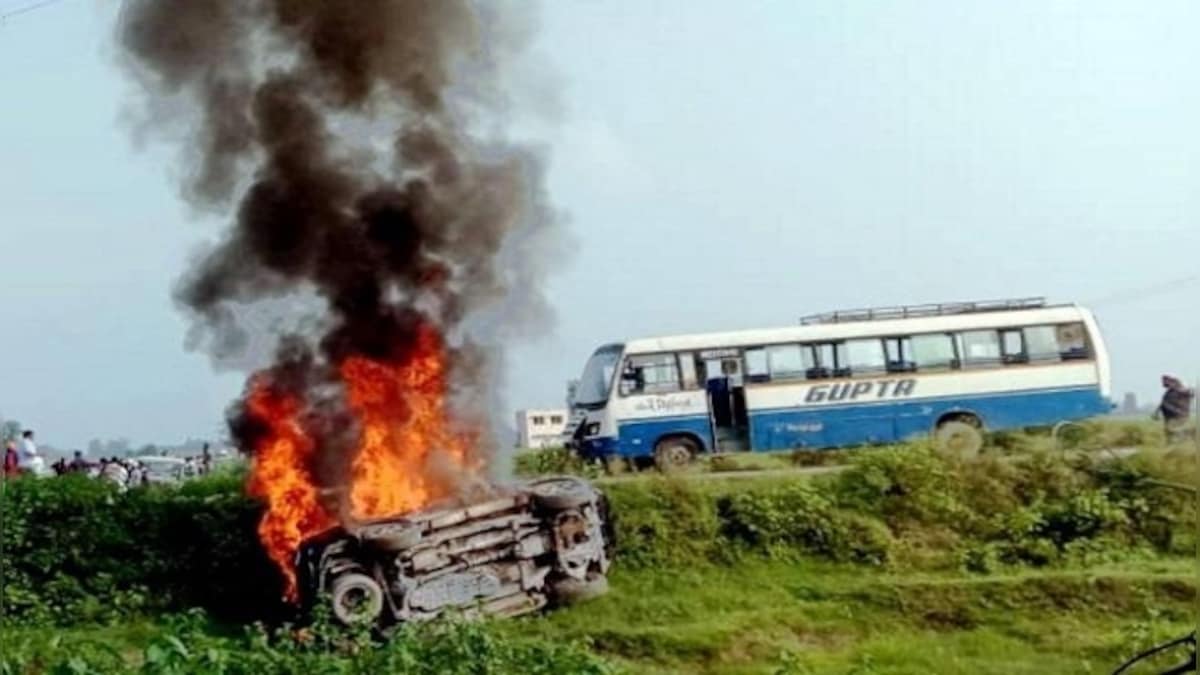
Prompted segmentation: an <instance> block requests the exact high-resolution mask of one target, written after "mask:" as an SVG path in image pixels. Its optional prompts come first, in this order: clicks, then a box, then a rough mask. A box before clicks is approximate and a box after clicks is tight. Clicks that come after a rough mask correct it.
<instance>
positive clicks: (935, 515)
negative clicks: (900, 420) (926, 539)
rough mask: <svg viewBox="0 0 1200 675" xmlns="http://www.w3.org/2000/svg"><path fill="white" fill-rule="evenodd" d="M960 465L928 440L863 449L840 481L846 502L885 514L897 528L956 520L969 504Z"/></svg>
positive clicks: (840, 493)
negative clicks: (957, 471) (957, 470)
mask: <svg viewBox="0 0 1200 675" xmlns="http://www.w3.org/2000/svg"><path fill="white" fill-rule="evenodd" d="M955 478H956V477H955V475H954V465H952V464H951V463H950V462H948V461H947V460H945V459H944V458H942V457H941V456H940V455H938V454H937V453H936V452H935V451H934V450H933V449H932V448H931V447H929V446H926V445H916V446H899V447H895V448H888V449H886V450H879V451H876V452H870V453H863V454H862V456H861V457H859V458H857V459H856V461H855V462H854V464H853V466H851V468H850V469H848V470H847V471H844V472H842V473H841V474H840V475H839V476H838V478H837V481H836V483H835V485H834V492H835V495H836V498H837V500H838V502H839V503H840V504H842V505H843V506H845V507H846V508H850V509H853V510H856V511H861V512H864V513H869V514H874V515H877V516H880V517H881V518H883V519H884V520H885V521H886V522H887V523H888V524H889V525H890V526H891V527H893V528H894V529H903V528H904V527H905V526H906V525H912V524H918V523H947V522H956V521H958V520H959V519H960V518H961V517H963V516H964V512H965V509H964V507H963V505H962V503H961V502H960V501H959V498H958V496H959V495H958V486H957V485H956V480H955Z"/></svg>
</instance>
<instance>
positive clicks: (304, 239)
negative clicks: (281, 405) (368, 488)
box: [118, 0, 555, 483]
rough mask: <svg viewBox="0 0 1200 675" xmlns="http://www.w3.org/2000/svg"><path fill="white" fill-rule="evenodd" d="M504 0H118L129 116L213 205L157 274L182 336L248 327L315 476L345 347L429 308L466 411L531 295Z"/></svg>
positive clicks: (242, 333)
mask: <svg viewBox="0 0 1200 675" xmlns="http://www.w3.org/2000/svg"><path fill="white" fill-rule="evenodd" d="M503 18H504V17H502V16H500V15H499V14H498V13H497V12H495V11H491V12H481V11H479V8H477V7H475V6H474V5H472V4H471V3H469V2H464V1H463V0H126V2H125V3H124V5H123V7H122V13H121V18H120V25H119V29H118V33H119V34H118V41H119V43H120V44H121V46H122V47H123V52H124V54H125V56H126V59H125V61H126V65H127V67H128V69H129V71H130V72H131V73H132V74H133V75H134V76H135V79H136V81H137V82H138V83H139V85H140V86H141V91H142V92H143V93H144V98H143V99H142V101H141V103H142V104H143V105H141V106H140V109H141V110H142V111H143V112H144V114H143V115H142V117H143V118H144V119H145V121H146V122H147V123H148V124H149V126H150V127H151V128H152V129H154V130H158V131H160V132H162V134H163V135H166V136H168V137H171V138H173V139H175V140H176V141H177V142H178V143H179V147H180V150H181V166H182V167H183V169H184V179H183V194H184V195H185V196H186V198H187V199H188V201H189V202H190V203H191V204H192V205H193V206H195V207H197V208H198V209H199V210H202V211H206V212H217V213H225V214H229V217H230V218H231V219H232V223H231V224H230V226H229V227H228V229H227V230H226V231H225V232H224V233H223V234H222V235H221V237H220V239H219V241H218V242H216V243H215V244H214V245H213V246H212V247H211V248H210V249H209V250H208V251H207V252H206V253H205V254H204V255H202V256H201V257H200V258H198V259H197V261H196V262H195V264H194V265H193V267H192V268H191V269H190V270H188V271H187V272H186V273H185V275H184V277H183V279H181V281H180V283H179V286H178V288H177V291H176V298H177V300H178V302H179V303H180V304H181V305H182V307H184V308H185V310H186V311H187V312H188V313H189V315H190V316H191V317H193V319H194V325H193V328H192V337H191V339H192V342H193V344H194V345H195V346H198V347H200V348H202V349H204V350H205V351H207V352H208V353H209V354H210V355H211V356H212V357H213V358H214V360H215V361H216V362H217V363H218V364H220V363H230V362H238V359H239V358H240V357H241V356H244V355H245V354H246V353H247V352H248V351H254V350H262V349H263V346H264V344H266V345H269V351H270V352H271V353H272V354H273V357H272V358H273V364H272V365H271V366H269V367H268V369H267V370H266V371H265V373H266V375H267V376H269V377H271V378H272V380H273V381H274V382H275V385H276V386H279V387H283V388H286V389H291V390H297V391H298V393H301V394H303V395H304V397H305V400H307V401H309V402H310V405H311V406H312V408H313V409H312V410H310V411H309V413H310V417H311V418H312V419H311V420H310V425H311V428H310V431H312V432H313V433H315V434H316V435H317V437H318V440H319V445H320V447H321V457H319V458H318V459H317V461H316V462H315V464H316V466H314V471H316V472H317V473H318V474H319V477H320V479H321V480H322V482H325V483H337V482H338V481H339V480H340V479H341V477H340V476H339V475H338V472H339V470H344V467H345V466H346V464H347V459H348V458H346V457H345V453H346V452H348V451H349V449H350V448H352V447H353V442H352V440H353V437H354V432H355V430H354V429H353V426H352V420H350V419H349V418H350V416H349V415H347V410H346V405H345V401H344V400H343V399H344V395H343V392H341V391H340V390H338V388H337V387H336V384H335V380H336V377H335V373H336V364H337V363H339V362H340V361H341V360H342V359H343V358H344V357H346V356H347V355H351V354H357V355H363V356H367V357H372V358H388V357H393V356H395V355H396V354H399V353H403V352H404V351H405V350H406V349H407V348H408V346H409V345H410V344H411V343H412V340H414V336H415V335H416V334H417V332H418V330H419V328H420V327H421V326H428V325H434V326H436V327H437V329H438V331H439V332H440V333H441V334H442V335H443V336H445V337H446V339H447V340H448V341H449V344H450V346H451V347H450V348H451V363H450V367H451V381H452V386H453V391H452V394H453V398H454V403H455V415H456V418H457V420H458V422H460V423H462V424H464V425H465V426H469V427H474V428H476V429H477V430H481V431H484V432H486V430H487V428H488V425H487V424H486V422H485V421H484V420H482V419H481V416H482V414H483V413H482V411H483V409H484V408H485V406H486V404H487V403H488V402H490V401H491V400H492V398H493V392H494V390H495V385H496V383H495V376H496V373H497V371H498V368H497V364H496V360H495V359H496V356H497V354H499V353H500V352H501V351H502V350H500V343H501V342H502V341H503V339H504V338H505V336H509V335H512V334H513V332H514V330H518V329H517V328H516V327H517V326H518V325H519V324H527V325H528V324H533V325H536V324H538V323H539V322H541V321H543V320H544V319H545V318H546V317H547V315H548V309H547V307H548V305H547V303H546V302H545V299H544V297H543V295H542V292H541V289H540V288H539V285H538V282H539V276H540V275H539V273H538V270H539V269H541V268H542V267H543V265H542V264H539V263H537V262H534V263H533V264H528V265H523V264H520V262H519V261H518V258H517V255H518V254H526V253H528V254H529V255H530V256H533V257H536V256H537V255H538V254H539V253H541V252H542V251H544V250H546V246H545V242H546V241H549V240H550V239H552V238H553V236H554V231H555V226H554V218H553V217H552V214H551V212H550V210H549V209H547V207H546V206H545V200H544V195H543V191H542V187H541V174H542V170H541V163H540V162H539V161H538V159H537V157H536V155H535V154H534V153H532V152H531V151H529V150H528V149H526V148H523V147H520V146H518V145H514V144H512V143H509V142H506V141H505V140H504V138H503V137H502V136H500V135H499V134H498V133H497V132H496V129H497V128H500V126H499V125H498V124H497V122H503V121H504V120H503V119H502V117H503V116H502V115H500V114H499V111H500V110H501V109H502V106H501V105H499V104H497V102H496V100H495V99H496V92H497V90H498V89H502V88H503V87H502V85H503V82H502V80H500V79H499V78H500V76H501V74H502V71H503V66H504V63H503V62H502V60H503V57H504V56H505V55H508V54H511V53H512V52H513V45H512V44H507V43H504V40H506V39H507V38H508V37H511V34H513V33H514V31H505V30H501V29H502V28H503V22H502V19H503ZM515 32H516V33H519V32H520V31H515ZM280 308H282V310H281V309H280ZM268 309H269V310H270V311H272V312H274V313H276V314H279V313H280V312H282V314H283V317H282V318H283V319H285V321H284V322H283V325H286V326H287V330H280V329H278V328H276V327H275V326H276V324H278V323H279V322H264V321H262V320H261V315H262V313H263V312H265V311H267V310H268ZM260 376H262V374H261V373H260ZM231 410H232V411H233V412H232V413H231V430H232V432H233V435H234V437H235V440H236V441H238V442H239V443H240V444H241V445H242V447H243V448H244V449H247V448H250V447H252V440H253V437H254V434H255V433H256V430H255V428H254V424H252V423H249V422H248V421H247V420H246V419H245V417H244V416H242V415H239V414H238V410H240V408H239V406H238V405H236V404H235V405H234V406H233V407H232V408H231ZM490 447H492V443H491V442H490V440H489V439H488V438H487V436H486V433H485V435H484V436H483V437H482V438H481V440H480V452H487V451H488V449H489V448H490ZM339 467H340V469H339Z"/></svg>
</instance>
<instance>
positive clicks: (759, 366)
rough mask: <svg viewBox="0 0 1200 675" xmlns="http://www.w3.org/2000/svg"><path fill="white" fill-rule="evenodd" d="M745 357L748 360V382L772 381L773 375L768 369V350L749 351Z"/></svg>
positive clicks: (756, 349) (758, 348) (755, 349)
mask: <svg viewBox="0 0 1200 675" xmlns="http://www.w3.org/2000/svg"><path fill="white" fill-rule="evenodd" d="M743 355H744V356H745V359H746V381H747V382H770V381H771V373H770V371H769V370H768V369H767V350H765V349H763V348H762V347H757V348H754V349H747V350H746V351H745V352H744V353H743Z"/></svg>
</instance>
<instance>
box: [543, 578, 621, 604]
mask: <svg viewBox="0 0 1200 675" xmlns="http://www.w3.org/2000/svg"><path fill="white" fill-rule="evenodd" d="M550 590H551V592H553V593H554V599H555V601H556V602H557V603H558V604H560V605H574V604H576V603H580V602H586V601H588V600H592V599H593V598H598V597H600V596H602V595H604V594H605V593H608V577H606V576H603V575H600V574H589V575H588V577H587V579H575V578H573V577H567V578H565V579H560V580H558V581H555V582H552V583H551V584H550Z"/></svg>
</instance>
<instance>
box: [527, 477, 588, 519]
mask: <svg viewBox="0 0 1200 675" xmlns="http://www.w3.org/2000/svg"><path fill="white" fill-rule="evenodd" d="M529 491H530V492H531V493H533V499H534V501H535V502H537V503H538V505H540V506H542V507H544V508H547V509H550V510H552V511H562V510H564V509H576V508H579V507H580V506H583V505H584V504H587V503H589V502H592V501H594V500H595V499H596V491H595V490H593V489H592V486H590V485H588V484H587V483H585V482H584V481H581V480H579V479H578V478H571V477H570V476H561V477H558V478H545V479H542V480H539V481H536V482H533V483H530V485H529Z"/></svg>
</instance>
